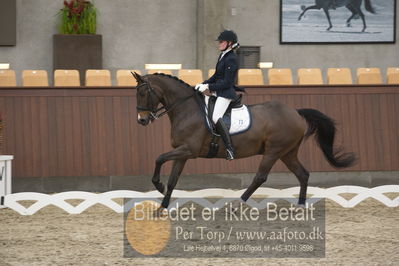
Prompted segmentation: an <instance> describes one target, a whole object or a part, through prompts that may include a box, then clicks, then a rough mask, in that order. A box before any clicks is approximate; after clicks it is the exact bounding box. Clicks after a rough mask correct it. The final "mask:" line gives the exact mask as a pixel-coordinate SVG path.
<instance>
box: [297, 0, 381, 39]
mask: <svg viewBox="0 0 399 266" xmlns="http://www.w3.org/2000/svg"><path fill="white" fill-rule="evenodd" d="M364 2H365V7H366V10H367V11H368V12H370V13H372V14H375V11H374V8H373V7H372V5H371V2H370V0H365V1H364ZM361 4H362V0H316V1H315V5H313V6H309V7H306V8H304V9H303V11H302V13H301V14H300V15H299V17H298V21H299V20H301V18H302V16H303V15H304V14H305V12H306V11H308V10H309V9H318V10H320V9H323V10H324V13H325V14H326V17H327V19H328V23H329V25H330V26H329V27H328V28H327V31H329V30H330V29H331V28H332V24H331V19H330V13H329V12H328V10H329V9H331V8H337V7H343V6H345V7H346V8H347V9H349V10H350V11H351V12H352V15H351V16H350V17H349V18H348V19H347V20H346V26H347V27H350V26H351V24H350V21H351V20H352V19H353V18H354V17H355V16H360V17H361V18H362V20H363V29H362V32H364V31H365V30H366V27H367V26H366V19H365V17H364V14H363V12H362V10H361V8H360V6H361Z"/></svg>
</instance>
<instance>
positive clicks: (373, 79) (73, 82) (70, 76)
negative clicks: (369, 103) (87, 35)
mask: <svg viewBox="0 0 399 266" xmlns="http://www.w3.org/2000/svg"><path fill="white" fill-rule="evenodd" d="M131 71H135V72H137V73H139V74H141V72H140V71H139V70H117V72H116V80H117V86H136V85H137V84H136V80H135V79H134V78H133V76H132V75H131V73H130V72H131ZM157 72H158V73H165V74H170V75H172V72H171V71H170V70H149V71H148V74H153V73H157ZM214 72H215V70H214V69H210V70H209V72H208V77H210V76H212V75H213V73H214ZM356 74H357V75H356V78H357V80H356V81H357V84H382V83H383V82H382V75H381V71H380V69H379V68H358V69H357V72H356ZM178 77H179V78H180V79H182V80H184V81H185V82H187V83H188V84H190V85H195V84H198V83H200V82H202V81H203V80H204V79H203V75H202V71H201V70H199V69H181V70H179V71H178ZM297 78H298V82H297V83H298V84H300V85H320V84H323V77H322V73H321V70H320V69H319V68H300V69H298V72H297ZM268 84H269V85H293V84H294V82H293V75H292V71H291V69H289V68H279V69H277V68H272V69H269V71H268ZM327 84H331V85H343V84H353V80H352V75H351V71H350V69H349V68H329V69H328V70H327ZM387 84H399V68H388V69H387ZM85 85H86V86H112V83H111V73H110V71H109V70H105V69H101V70H96V69H90V70H87V71H86V76H85ZM238 85H243V86H245V85H264V79H263V74H262V70H261V69H240V70H239V72H238ZM0 86H1V87H4V86H16V75H15V71H14V70H0ZM22 86H49V82H48V75H47V71H45V70H24V71H23V72H22ZM54 86H80V78H79V72H78V71H77V70H61V69H58V70H55V71H54Z"/></svg>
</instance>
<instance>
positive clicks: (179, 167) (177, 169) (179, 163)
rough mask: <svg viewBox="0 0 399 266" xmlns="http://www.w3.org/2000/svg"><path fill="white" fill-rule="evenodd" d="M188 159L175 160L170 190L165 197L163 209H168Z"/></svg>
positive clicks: (170, 179) (169, 183)
mask: <svg viewBox="0 0 399 266" xmlns="http://www.w3.org/2000/svg"><path fill="white" fill-rule="evenodd" d="M186 161H187V159H181V160H175V161H174V162H173V167H172V172H171V174H170V176H169V180H168V189H167V191H166V194H165V197H164V198H163V200H162V204H161V208H167V207H168V206H169V201H170V197H171V196H172V192H173V189H174V188H175V186H176V184H177V180H179V177H180V174H181V172H182V171H183V168H184V165H185V164H186Z"/></svg>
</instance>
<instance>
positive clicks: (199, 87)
mask: <svg viewBox="0 0 399 266" xmlns="http://www.w3.org/2000/svg"><path fill="white" fill-rule="evenodd" d="M208 89H209V85H208V84H202V83H200V84H197V85H195V90H197V91H199V92H204V91H206V90H208Z"/></svg>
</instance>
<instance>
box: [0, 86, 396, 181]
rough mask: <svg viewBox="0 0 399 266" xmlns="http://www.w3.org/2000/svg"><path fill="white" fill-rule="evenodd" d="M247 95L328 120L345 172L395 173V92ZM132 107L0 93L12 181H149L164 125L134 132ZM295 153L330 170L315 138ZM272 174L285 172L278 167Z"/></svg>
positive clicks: (238, 167) (109, 92) (30, 91)
mask: <svg viewBox="0 0 399 266" xmlns="http://www.w3.org/2000/svg"><path fill="white" fill-rule="evenodd" d="M247 92H248V93H247V94H246V95H245V96H244V100H243V101H244V103H246V104H256V103H261V102H264V101H269V100H278V101H281V102H283V103H286V104H287V105H289V106H292V107H293V108H315V109H318V110H320V111H321V112H323V113H325V114H327V115H328V116H330V117H332V118H334V119H335V120H336V122H337V129H338V134H337V143H338V144H343V146H344V147H345V148H346V150H352V151H354V152H355V153H356V154H357V155H358V157H359V161H358V164H357V165H356V166H354V167H352V168H349V169H345V170H362V171H383V170H386V171H389V170H399V118H398V115H397V114H398V113H399V107H398V103H399V87H398V86H359V85H353V86H338V87H330V86H309V87H306V88H305V87H301V86H291V87H279V86H264V87H261V88H256V87H251V88H248V89H247ZM135 107H136V99H135V92H134V91H133V90H131V89H130V88H123V87H121V88H114V87H112V88H111V87H110V88H90V89H89V88H84V87H80V88H73V89H66V88H51V87H50V88H15V89H10V88H0V112H1V114H2V117H3V119H4V122H5V132H4V133H5V135H4V138H5V143H4V144H5V145H4V151H5V153H7V154H13V155H14V156H15V160H14V162H13V168H14V169H13V171H14V172H13V173H14V176H15V177H49V176H112V175H118V176H124V175H151V174H152V172H153V168H154V165H155V159H156V158H157V157H158V156H159V155H160V154H161V153H164V152H167V151H169V150H170V149H171V146H170V124H169V119H168V118H167V117H163V118H161V119H159V120H156V121H154V123H152V124H151V125H149V126H147V127H143V126H140V125H138V124H137V122H136V119H137V113H136V110H135ZM299 154H300V160H301V161H302V162H303V164H304V165H305V167H307V168H308V170H309V171H333V170H335V169H333V168H331V167H330V166H329V165H328V163H327V162H326V160H325V159H324V158H323V156H322V153H321V151H320V149H319V148H318V147H317V144H316V143H315V142H314V141H313V137H311V138H310V139H309V140H307V141H306V142H305V143H304V144H303V145H302V148H301V150H300V153H299ZM260 159H261V156H255V157H252V158H247V159H241V160H235V161H233V162H227V161H225V160H223V159H212V160H209V159H197V160H190V161H188V163H187V164H186V167H185V170H184V173H187V174H201V173H248V172H256V171H257V168H258V163H259V161H260ZM171 165H172V164H171V163H167V164H165V167H164V168H163V172H162V173H163V174H166V173H168V172H169V171H170V169H171ZM273 171H278V172H281V171H287V169H286V167H285V166H284V165H283V164H282V163H281V162H278V163H277V164H276V165H275V167H274V168H273Z"/></svg>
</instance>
